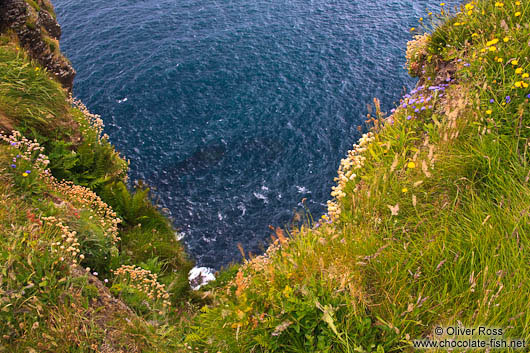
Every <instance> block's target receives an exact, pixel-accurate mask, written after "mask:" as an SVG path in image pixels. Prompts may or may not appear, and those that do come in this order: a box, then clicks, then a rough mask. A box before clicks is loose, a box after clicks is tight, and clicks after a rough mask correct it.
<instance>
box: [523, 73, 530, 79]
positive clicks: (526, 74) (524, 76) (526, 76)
mask: <svg viewBox="0 0 530 353" xmlns="http://www.w3.org/2000/svg"><path fill="white" fill-rule="evenodd" d="M529 76H530V75H528V73H526V72H525V73H524V74H523V76H522V77H523V78H528V77H529Z"/></svg>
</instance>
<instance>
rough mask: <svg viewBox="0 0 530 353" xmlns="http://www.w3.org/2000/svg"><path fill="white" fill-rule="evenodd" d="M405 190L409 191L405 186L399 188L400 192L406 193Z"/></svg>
mask: <svg viewBox="0 0 530 353" xmlns="http://www.w3.org/2000/svg"><path fill="white" fill-rule="evenodd" d="M407 191H409V189H407V188H403V189H401V192H402V193H406V192H407Z"/></svg>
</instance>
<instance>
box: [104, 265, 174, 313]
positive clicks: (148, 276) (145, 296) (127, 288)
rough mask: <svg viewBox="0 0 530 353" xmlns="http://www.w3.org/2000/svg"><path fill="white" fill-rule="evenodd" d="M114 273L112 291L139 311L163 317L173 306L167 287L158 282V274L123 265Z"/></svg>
mask: <svg viewBox="0 0 530 353" xmlns="http://www.w3.org/2000/svg"><path fill="white" fill-rule="evenodd" d="M113 272H114V275H115V279H114V284H113V286H112V288H111V290H112V291H113V292H114V293H115V294H117V295H120V296H121V297H122V298H123V299H124V300H125V301H126V302H128V304H129V305H131V306H133V307H134V308H136V309H137V310H139V311H141V312H144V313H145V312H153V313H155V314H159V315H163V314H164V310H166V309H167V308H168V307H169V306H170V305H171V302H170V301H169V293H168V292H167V290H166V286H165V285H164V284H161V283H160V282H159V281H158V275H157V274H156V273H152V272H151V271H149V270H146V269H143V268H141V267H140V266H133V265H122V266H121V267H119V268H118V269H117V270H114V271H113Z"/></svg>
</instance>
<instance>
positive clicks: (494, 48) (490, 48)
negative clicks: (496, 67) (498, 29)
mask: <svg viewBox="0 0 530 353" xmlns="http://www.w3.org/2000/svg"><path fill="white" fill-rule="evenodd" d="M489 50H490V51H497V47H495V46H493V47H489Z"/></svg>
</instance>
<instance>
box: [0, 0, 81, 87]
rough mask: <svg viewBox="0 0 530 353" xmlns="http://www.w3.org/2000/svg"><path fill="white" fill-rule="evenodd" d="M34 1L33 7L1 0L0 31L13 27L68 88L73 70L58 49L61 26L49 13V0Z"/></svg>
mask: <svg viewBox="0 0 530 353" xmlns="http://www.w3.org/2000/svg"><path fill="white" fill-rule="evenodd" d="M38 5H41V6H40V8H38V9H35V8H34V7H32V6H30V5H28V3H26V1H24V0H1V1H0V32H6V31H9V30H11V31H13V32H14V33H15V34H16V35H17V37H18V39H19V41H20V44H21V45H22V46H23V47H24V48H25V49H26V50H27V51H28V53H29V54H30V55H31V57H32V58H33V59H34V60H37V61H38V62H39V63H40V64H41V65H42V66H43V67H44V68H46V69H47V70H48V72H50V73H52V74H53V75H54V76H55V78H56V79H57V81H59V82H60V83H61V84H62V85H63V86H64V87H65V88H66V89H68V90H69V91H71V90H72V86H73V81H74V77H75V74H76V72H75V70H74V68H73V67H72V65H71V64H70V62H69V61H68V60H67V59H66V58H65V57H64V56H63V55H62V54H61V53H60V51H59V50H58V42H57V40H59V38H60V36H61V26H60V25H59V24H58V23H57V21H56V20H55V19H54V17H53V16H52V15H51V14H50V12H53V8H52V7H51V5H50V4H49V3H47V2H45V1H39V4H38Z"/></svg>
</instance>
